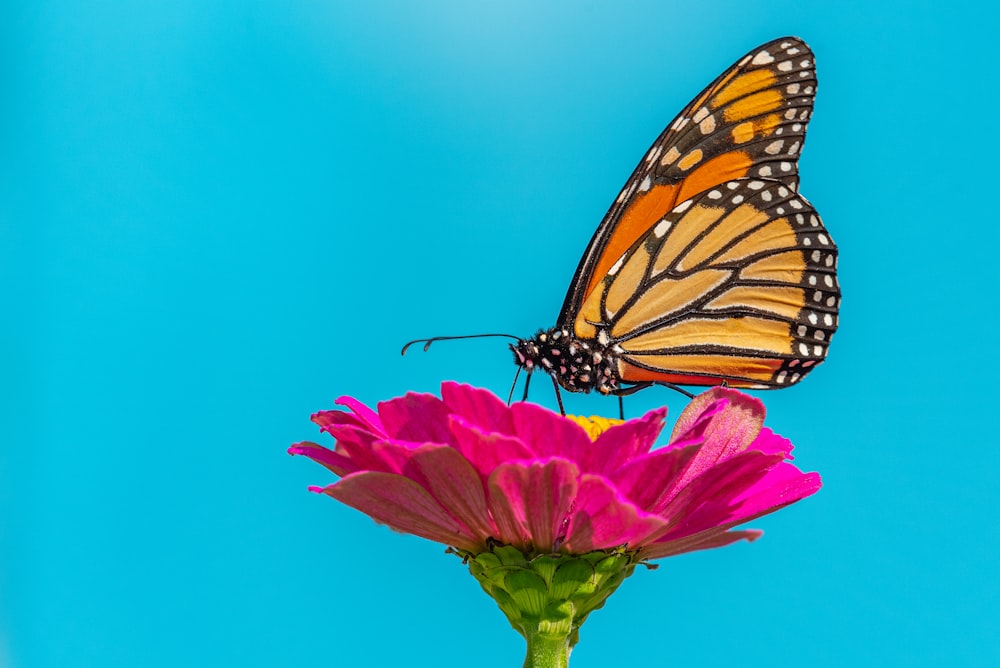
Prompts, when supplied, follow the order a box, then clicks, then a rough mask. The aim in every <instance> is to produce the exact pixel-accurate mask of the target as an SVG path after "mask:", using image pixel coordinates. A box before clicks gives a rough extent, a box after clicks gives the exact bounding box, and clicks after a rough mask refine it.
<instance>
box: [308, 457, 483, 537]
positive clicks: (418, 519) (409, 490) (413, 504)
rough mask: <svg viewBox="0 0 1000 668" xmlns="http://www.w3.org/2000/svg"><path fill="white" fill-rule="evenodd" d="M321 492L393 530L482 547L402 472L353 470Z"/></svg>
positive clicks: (428, 494) (467, 530) (465, 529)
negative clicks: (360, 471)
mask: <svg viewBox="0 0 1000 668" xmlns="http://www.w3.org/2000/svg"><path fill="white" fill-rule="evenodd" d="M323 493H324V494H327V495H329V496H331V497H333V498H334V499H337V500H338V501H340V502H341V503H345V504H347V505H349V506H351V507H352V508H355V509H357V510H360V511H361V512H363V513H364V514H366V515H368V516H369V517H371V518H373V519H374V520H375V521H377V522H381V523H383V524H387V525H389V526H390V527H392V528H393V529H395V530H396V531H402V532H404V533H412V534H414V535H416V536H421V537H423V538H427V539H428V540H433V541H436V542H438V543H444V544H445V545H451V546H454V547H457V548H459V549H463V550H470V551H473V552H478V551H481V550H482V549H483V547H484V546H483V543H482V542H481V541H479V540H478V538H477V537H476V536H474V535H473V534H472V533H471V532H470V531H469V529H468V528H467V527H465V526H462V524H461V522H459V521H458V520H456V519H455V518H454V517H452V516H451V515H449V514H448V513H447V512H446V511H445V509H444V508H442V507H441V505H440V504H439V503H438V502H437V501H435V500H434V497H432V496H431V495H430V493H428V492H427V490H425V489H424V488H423V487H421V486H420V485H419V484H417V483H416V482H415V481H413V480H410V479H409V478H407V477H405V476H401V475H396V474H395V473H380V472H376V471H365V472H362V473H353V474H351V475H349V476H347V477H346V478H344V479H342V480H340V481H339V482H337V483H334V484H333V485H330V486H328V487H326V488H324V489H323Z"/></svg>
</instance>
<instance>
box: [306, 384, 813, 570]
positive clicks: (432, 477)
mask: <svg viewBox="0 0 1000 668" xmlns="http://www.w3.org/2000/svg"><path fill="white" fill-rule="evenodd" d="M337 403H338V404H340V405H341V406H345V407H346V408H348V409H349V410H348V411H340V410H332V411H321V412H319V413H317V414H315V415H313V417H312V420H313V422H315V423H316V424H318V425H319V426H320V428H321V430H322V431H325V432H327V433H329V434H330V435H331V436H333V437H334V438H335V439H336V447H335V449H333V450H330V449H328V448H325V447H323V446H321V445H317V444H315V443H310V442H302V443H297V444H295V445H293V446H292V447H291V448H289V452H290V453H291V454H296V455H305V456H307V457H309V458H310V459H312V460H314V461H316V462H318V463H320V464H322V465H323V466H325V467H326V468H328V469H330V470H331V471H332V472H333V473H335V474H337V475H338V476H340V477H341V479H340V480H339V481H337V482H335V483H333V484H331V485H329V486H327V487H324V488H311V489H312V490H313V491H317V492H322V493H324V494H327V495H329V496H332V497H333V498H335V499H338V500H339V501H342V502H343V503H346V504H347V505H349V506H351V507H353V508H356V509H357V510H360V511H361V512H363V513H365V514H367V515H369V516H371V517H372V518H374V519H375V520H376V521H378V522H381V523H383V524H387V525H389V526H390V527H392V528H393V529H396V530H397V531H402V532H405V533H411V534H415V535H417V536H422V537H424V538H428V539H430V540H433V541H437V542H439V543H444V544H446V545H450V546H452V547H455V548H457V549H458V550H461V551H465V552H468V553H471V554H479V553H481V552H484V551H485V550H487V549H489V546H490V545H494V544H495V543H501V544H506V545H510V546H513V547H515V548H517V549H519V550H520V551H522V552H524V553H525V554H551V553H557V552H562V553H566V554H584V553H588V552H592V551H595V550H608V549H613V548H623V549H626V550H628V551H629V552H633V553H634V554H635V556H636V557H638V558H639V559H655V558H658V557H666V556H671V555H675V554H681V553H683V552H691V551H693V550H701V549H706V548H711V547H720V546H723V545H728V544H729V543H732V542H735V541H737V540H740V539H747V540H754V539H755V538H757V537H758V536H760V534H761V532H760V531H756V530H752V529H746V530H733V527H735V526H737V525H740V524H743V523H744V522H747V521H749V520H752V519H755V518H757V517H760V516H762V515H766V514H768V513H771V512H774V511H775V510H778V509H779V508H781V507H783V506H787V505H788V504H790V503H794V502H795V501H798V500H800V499H802V498H805V497H807V496H809V495H810V494H813V493H814V492H816V491H817V490H818V489H819V488H820V484H821V483H820V478H819V475H818V474H816V473H803V472H801V471H800V470H799V469H797V468H796V467H795V466H793V465H792V464H790V463H788V462H786V461H785V460H786V459H790V458H791V457H790V453H791V451H792V444H791V443H790V442H789V441H788V440H787V439H785V438H782V437H781V436H778V435H777V434H775V433H774V432H772V431H771V430H770V429H768V428H766V427H764V426H763V423H764V406H763V404H761V402H760V401H758V400H757V399H755V398H753V397H750V396H748V395H746V394H743V393H741V392H738V391H736V390H732V389H725V388H713V389H710V390H708V391H707V392H704V393H703V394H701V395H699V396H698V397H696V398H695V399H694V400H692V401H691V403H690V404H689V405H688V406H687V408H685V409H684V411H683V412H682V413H681V415H680V418H679V419H678V420H677V424H676V425H675V426H674V429H673V433H672V434H671V437H670V440H669V442H668V444H667V445H666V446H664V447H661V448H657V449H652V447H653V444H654V442H655V441H656V438H657V437H658V436H659V434H660V431H661V430H662V429H663V420H664V417H665V415H666V409H658V410H654V411H650V412H649V413H647V414H646V415H644V416H643V417H641V418H639V419H636V420H629V421H627V422H624V423H621V424H617V425H614V426H610V427H608V428H606V429H604V430H603V431H602V432H601V433H599V435H597V436H596V437H595V438H592V437H591V435H589V434H588V430H587V429H585V428H584V426H582V425H581V423H580V422H579V421H577V420H574V419H572V418H568V417H563V416H560V415H559V414H557V413H554V412H552V411H550V410H548V409H545V408H542V407H541V406H537V405H535V404H530V403H525V402H522V403H515V404H514V405H512V406H507V405H506V404H505V403H504V402H503V401H501V400H500V399H499V398H497V397H496V396H495V395H493V394H492V393H490V392H489V391H487V390H482V389H477V388H473V387H470V386H468V385H460V384H457V383H450V382H448V383H444V384H442V386H441V398H438V397H436V396H433V395H430V394H415V393H410V394H407V395H405V396H403V397H399V398H396V399H392V400H390V401H386V402H382V403H380V404H379V405H378V412H377V413H376V412H375V411H372V410H371V409H370V408H368V407H366V406H364V405H363V404H361V403H360V402H358V401H356V400H354V399H352V398H350V397H342V398H340V399H338V400H337ZM583 422H584V423H586V420H584V421H583ZM591 426H593V425H591ZM597 431H601V430H600V429H598V430H597Z"/></svg>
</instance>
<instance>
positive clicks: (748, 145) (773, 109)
mask: <svg viewBox="0 0 1000 668" xmlns="http://www.w3.org/2000/svg"><path fill="white" fill-rule="evenodd" d="M815 93H816V70H815V67H814V62H813V54H812V51H811V50H810V49H809V47H808V46H806V44H805V42H803V41H802V40H800V39H798V38H796V37H784V38H781V39H777V40H774V41H773V42H769V43H768V44H764V45H763V46H760V47H758V48H756V49H754V50H753V51H751V52H750V53H748V54H746V55H745V56H743V57H742V58H740V59H739V60H738V61H737V62H736V63H735V64H734V65H733V66H732V67H730V68H729V69H728V70H726V71H725V72H723V73H722V74H721V75H720V76H719V77H718V78H717V79H716V80H715V81H714V82H712V84H711V85H709V86H708V88H706V89H705V90H704V91H702V93H701V94H700V95H698V96H697V97H696V98H695V99H694V100H693V101H692V102H691V103H690V104H689V105H688V106H687V107H686V108H685V109H684V110H683V111H682V112H681V113H680V114H679V115H678V116H677V118H675V119H674V121H673V122H672V123H671V124H670V125H669V126H668V127H667V129H666V130H664V131H663V133H662V134H661V135H660V136H659V137H658V138H657V140H656V141H655V142H654V143H653V146H652V147H651V148H650V149H649V151H647V153H646V156H645V158H644V159H643V160H642V161H641V162H640V163H639V165H638V167H636V169H635V171H634V172H633V173H632V176H631V177H630V178H629V180H628V181H627V182H626V183H625V186H624V187H623V188H622V190H621V193H620V194H619V195H618V197H617V198H616V199H615V202H614V203H613V204H612V205H611V208H610V209H609V210H608V212H607V214H605V216H604V219H603V220H602V221H601V224H600V226H599V227H598V228H597V232H596V233H595V234H594V237H593V239H591V241H590V244H589V246H588V247H587V250H586V252H585V253H584V255H583V258H582V259H581V261H580V265H579V267H578V268H577V271H576V274H575V275H574V278H573V282H572V284H571V285H570V288H569V291H568V292H567V294H566V300H565V302H564V303H563V308H562V312H561V313H560V316H559V324H560V325H562V326H568V325H570V324H571V323H572V321H574V320H575V319H576V314H577V313H578V311H579V309H580V308H581V306H582V304H583V303H584V301H585V300H586V299H587V297H588V296H589V295H590V294H591V292H592V291H593V290H594V289H595V288H596V287H597V285H598V283H599V282H600V281H601V279H602V278H603V277H604V276H605V275H606V274H607V273H608V271H609V270H610V269H611V266H612V265H613V264H614V263H615V262H616V261H617V260H618V258H619V257H621V255H622V254H623V253H624V252H626V251H627V250H628V249H629V248H631V247H632V246H633V245H634V244H635V242H636V241H637V240H638V239H640V238H642V237H643V236H645V235H646V234H648V233H649V231H650V230H651V228H652V226H653V225H655V224H656V223H657V222H658V221H659V220H661V219H662V217H663V216H664V215H665V214H666V213H667V212H669V211H671V210H672V209H673V208H674V207H675V206H676V205H677V204H679V203H680V202H683V201H685V200H688V199H690V198H692V197H695V196H696V195H698V194H699V193H701V192H704V191H706V190H709V189H711V188H714V187H716V186H718V185H720V184H722V183H725V182H727V181H732V180H735V179H740V178H745V177H749V176H755V177H762V178H766V179H771V180H775V181H779V182H781V183H782V184H783V185H785V187H786V188H788V189H790V190H797V188H798V166H797V163H798V157H799V153H800V151H801V150H802V143H803V141H804V140H805V131H806V124H807V123H808V120H809V117H810V115H811V114H812V107H813V99H814V96H815ZM576 334H577V336H582V333H581V332H579V331H578V332H576Z"/></svg>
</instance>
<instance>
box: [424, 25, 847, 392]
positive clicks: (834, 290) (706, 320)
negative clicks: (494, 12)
mask: <svg viewBox="0 0 1000 668" xmlns="http://www.w3.org/2000/svg"><path fill="white" fill-rule="evenodd" d="M815 92H816V71H815V68H814V61H813V54H812V51H811V50H810V49H809V47H808V46H806V44H805V43H804V42H803V41H802V40H800V39H798V38H795V37H784V38H781V39H777V40H774V41H772V42H769V43H767V44H764V45H762V46H760V47H758V48H756V49H754V50H753V51H751V52H750V53H748V54H746V55H745V56H743V57H742V58H740V59H739V60H738V61H736V63H735V64H733V65H732V66H731V67H730V68H729V69H727V70H726V71H725V72H723V73H722V74H721V75H720V76H719V77H718V78H717V79H716V80H715V81H713V82H712V83H711V84H710V85H709V86H708V87H707V88H706V89H705V90H704V91H702V93H701V94H700V95H698V96H697V97H696V98H695V99H694V101H692V102H691V103H690V104H689V105H688V106H687V107H685V108H684V110H683V111H682V112H681V113H680V114H679V115H678V116H677V118H675V119H674V121H673V122H672V123H671V124H670V125H669V126H667V128H666V129H665V130H664V131H663V133H662V134H660V136H659V137H658V138H657V140H656V141H655V142H654V143H653V145H652V147H651V148H650V149H649V151H648V152H647V153H646V155H645V157H644V158H643V159H642V160H641V161H640V162H639V165H638V167H636V168H635V171H634V172H632V176H631V177H629V179H628V181H627V182H626V183H625V186H624V187H623V188H622V190H621V193H620V194H619V195H618V197H617V198H616V199H615V201H614V203H612V205H611V208H610V209H609V210H608V212H607V213H606V214H605V216H604V219H603V220H602V221H601V224H600V225H599V226H598V228H597V231H596V233H595V234H594V236H593V238H592V239H591V241H590V244H589V245H588V246H587V250H586V251H585V252H584V254H583V258H582V259H581V260H580V264H579V266H578V267H577V270H576V273H575V274H574V276H573V280H572V282H571V283H570V286H569V290H568V292H567V294H566V299H565V302H564V303H563V306H562V310H561V311H560V313H559V318H558V320H557V324H556V326H555V327H553V328H551V329H548V330H541V331H539V332H538V333H537V334H536V335H535V336H533V337H531V338H528V339H521V338H518V337H513V336H512V337H511V338H515V339H517V342H516V343H513V344H511V346H510V348H511V350H512V351H513V352H514V360H515V363H516V364H517V365H518V366H519V367H520V368H519V372H520V369H524V370H525V371H526V372H528V374H529V376H528V379H529V380H530V374H531V373H532V372H533V371H535V370H536V369H541V370H543V371H545V372H546V373H548V374H549V375H551V376H552V378H553V382H554V383H558V386H561V387H562V388H564V389H566V390H568V391H571V392H590V391H593V390H597V391H598V392H601V393H604V394H616V395H619V396H621V395H624V394H631V393H632V392H635V391H637V390H639V389H642V388H645V387H648V386H650V385H653V384H662V385H669V386H673V387H676V386H677V385H719V384H728V385H730V386H733V387H739V388H756V389H766V388H780V387H787V386H789V385H793V384H795V383H797V382H799V381H800V380H801V379H802V378H803V377H804V376H805V375H806V374H807V373H809V372H810V371H811V370H812V369H813V368H815V367H816V365H818V364H819V363H821V362H822V361H823V359H824V358H825V356H826V352H827V347H828V346H829V343H830V338H831V337H832V336H833V333H834V331H835V330H836V328H837V324H838V309H839V306H840V290H839V286H838V283H837V277H836V267H837V248H836V246H835V245H834V243H833V240H832V239H831V238H830V235H829V233H828V232H827V231H826V229H825V228H824V227H823V224H822V223H821V222H820V219H819V216H818V215H817V213H816V211H815V209H813V207H812V205H811V204H809V202H808V201H806V199H805V198H804V197H802V196H801V195H799V194H798V166H797V162H798V157H799V153H800V151H801V149H802V143H803V141H804V139H805V131H806V124H807V123H808V121H809V117H810V115H811V113H812V108H813V99H814V96H815ZM480 336H495V335H480ZM500 336H511V335H500ZM446 338H464V337H436V338H433V339H422V340H421V341H422V342H425V344H426V345H425V349H426V348H427V347H428V346H429V345H430V344H431V343H432V342H433V341H436V340H440V339H446ZM412 343H416V342H412ZM409 345H410V344H407V346H409ZM405 350H406V349H405V348H404V352H405ZM558 386H557V388H556V390H557V393H558ZM525 391H527V388H525ZM561 403H562V402H561V400H560V405H561Z"/></svg>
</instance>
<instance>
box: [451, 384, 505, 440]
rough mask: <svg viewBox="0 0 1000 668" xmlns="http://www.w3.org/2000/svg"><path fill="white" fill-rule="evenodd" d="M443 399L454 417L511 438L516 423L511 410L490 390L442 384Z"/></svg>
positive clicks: (483, 429)
mask: <svg viewBox="0 0 1000 668" xmlns="http://www.w3.org/2000/svg"><path fill="white" fill-rule="evenodd" d="M441 398H442V399H443V400H444V403H445V404H446V405H447V406H448V410H449V411H450V412H451V413H452V414H453V415H458V416H460V417H461V418H462V419H463V421H465V422H466V423H467V424H470V425H474V426H475V427H477V428H479V429H481V430H482V431H488V432H489V431H494V432H498V433H501V434H506V435H508V436H511V435H513V434H514V421H513V419H512V418H511V415H510V408H509V407H508V406H507V404H506V403H504V402H503V401H501V400H500V398H499V397H497V396H496V395H495V394H493V393H492V392H490V391H489V390H483V389H480V388H476V387H472V386H471V385H463V384H459V383H452V382H444V383H441Z"/></svg>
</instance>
